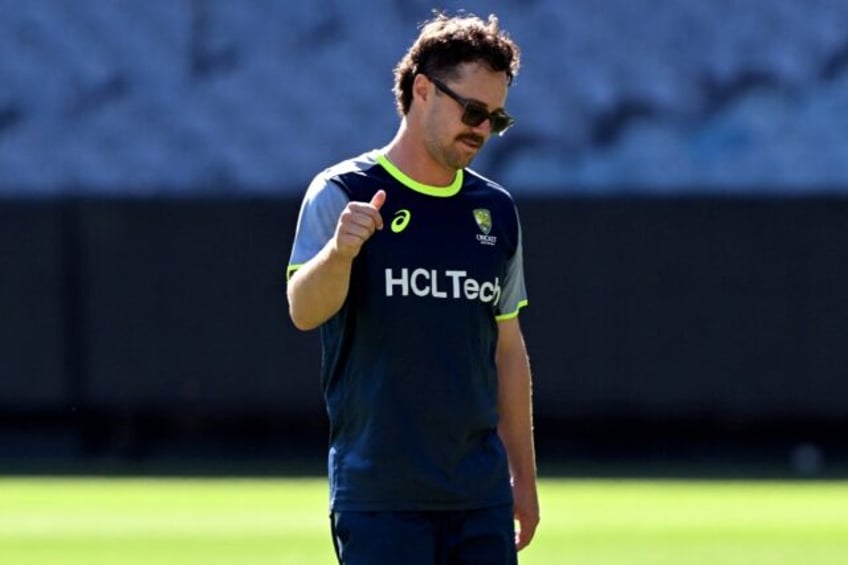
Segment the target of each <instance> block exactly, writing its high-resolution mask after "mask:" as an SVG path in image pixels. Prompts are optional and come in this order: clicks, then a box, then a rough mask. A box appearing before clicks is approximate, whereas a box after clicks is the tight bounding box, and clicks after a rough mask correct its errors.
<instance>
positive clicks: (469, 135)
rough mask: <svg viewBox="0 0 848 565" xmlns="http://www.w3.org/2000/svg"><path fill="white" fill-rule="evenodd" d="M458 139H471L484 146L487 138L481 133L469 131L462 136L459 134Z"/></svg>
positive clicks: (474, 142) (472, 141)
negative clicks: (476, 133) (480, 134)
mask: <svg viewBox="0 0 848 565" xmlns="http://www.w3.org/2000/svg"><path fill="white" fill-rule="evenodd" d="M456 139H457V141H470V142H471V143H473V144H475V145H480V146H482V145H483V144H484V143H485V142H486V140H485V139H484V138H482V137H481V136H479V135H474V134H473V133H467V134H463V135H460V136H457V138H456Z"/></svg>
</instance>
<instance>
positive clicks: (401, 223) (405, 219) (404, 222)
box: [392, 208, 412, 233]
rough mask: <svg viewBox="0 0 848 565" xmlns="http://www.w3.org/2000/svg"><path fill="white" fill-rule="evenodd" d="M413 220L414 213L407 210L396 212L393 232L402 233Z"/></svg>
mask: <svg viewBox="0 0 848 565" xmlns="http://www.w3.org/2000/svg"><path fill="white" fill-rule="evenodd" d="M410 218H412V213H410V211H409V210H407V209H406V208H404V209H402V210H398V211H397V212H395V219H394V220H392V231H393V232H394V233H400V232H402V231H403V230H405V229H406V226H408V225H409V220H410Z"/></svg>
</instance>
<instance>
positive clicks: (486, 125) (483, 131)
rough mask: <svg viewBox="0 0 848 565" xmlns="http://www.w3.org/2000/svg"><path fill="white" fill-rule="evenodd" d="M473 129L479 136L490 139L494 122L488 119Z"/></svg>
mask: <svg viewBox="0 0 848 565" xmlns="http://www.w3.org/2000/svg"><path fill="white" fill-rule="evenodd" d="M472 129H473V130H474V133H476V134H477V135H480V136H483V137H484V138H488V137H489V136H490V135H492V120H491V119H489V118H486V119H485V120H483V121H482V123H480V125H478V126H474V127H473V128H472Z"/></svg>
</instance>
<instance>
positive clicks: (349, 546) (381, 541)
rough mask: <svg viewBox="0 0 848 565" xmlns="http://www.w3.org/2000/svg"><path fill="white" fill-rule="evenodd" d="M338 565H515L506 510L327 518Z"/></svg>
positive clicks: (512, 532)
mask: <svg viewBox="0 0 848 565" xmlns="http://www.w3.org/2000/svg"><path fill="white" fill-rule="evenodd" d="M330 523H331V529H332V534H333V544H334V546H335V548H336V556H337V557H338V559H339V563H340V564H342V565H398V564H399V563H400V564H402V565H460V564H468V565H472V564H473V565H516V564H517V563H518V557H517V555H516V551H515V523H514V522H513V514H512V505H511V504H507V505H504V506H495V507H493V508H483V509H479V510H457V511H431V512H333V514H332V515H331V516H330Z"/></svg>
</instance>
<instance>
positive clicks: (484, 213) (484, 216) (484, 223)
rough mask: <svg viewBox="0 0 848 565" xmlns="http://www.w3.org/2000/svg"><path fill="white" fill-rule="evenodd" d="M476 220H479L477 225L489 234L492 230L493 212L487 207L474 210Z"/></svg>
mask: <svg viewBox="0 0 848 565" xmlns="http://www.w3.org/2000/svg"><path fill="white" fill-rule="evenodd" d="M474 221H475V222H477V227H478V228H480V231H481V232H483V233H484V234H485V235H489V232H490V231H492V214H491V212H489V211H488V210H487V209H486V208H477V209H476V210H474Z"/></svg>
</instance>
